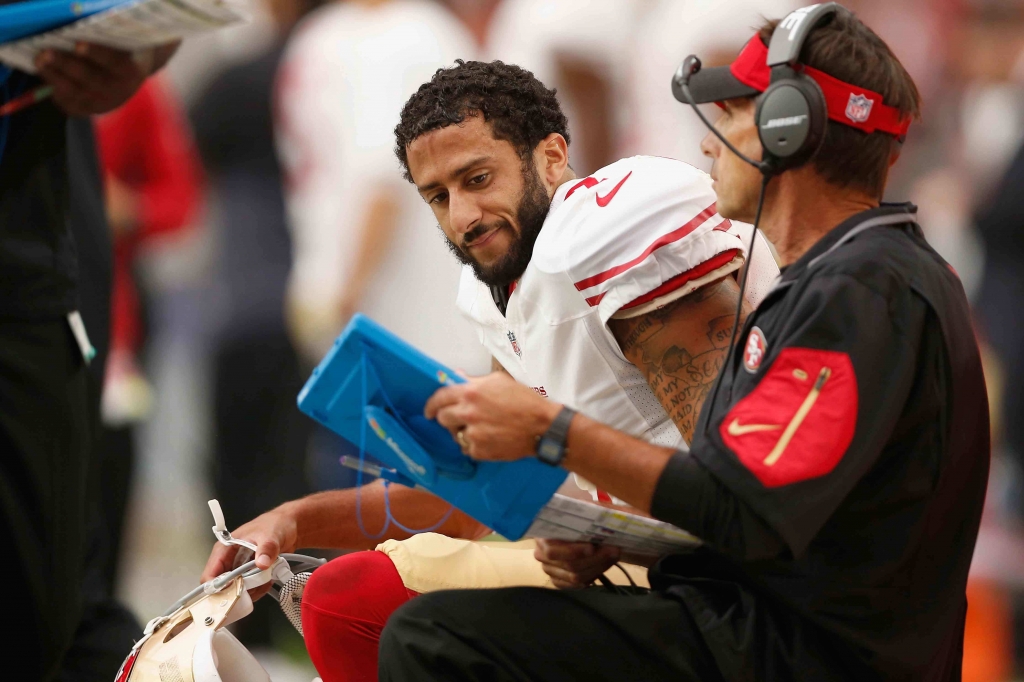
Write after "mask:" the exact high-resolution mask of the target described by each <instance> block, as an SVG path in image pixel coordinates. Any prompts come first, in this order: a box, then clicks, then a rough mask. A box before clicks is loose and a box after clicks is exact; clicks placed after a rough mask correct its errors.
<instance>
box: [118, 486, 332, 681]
mask: <svg viewBox="0 0 1024 682" xmlns="http://www.w3.org/2000/svg"><path fill="white" fill-rule="evenodd" d="M209 504H210V511H212V512H213V519H214V522H215V524H216V525H214V526H213V534H214V535H215V536H216V537H217V540H218V541H219V542H220V543H221V544H224V545H239V546H241V547H244V548H246V549H248V550H251V552H255V551H256V546H255V545H253V544H252V543H251V542H246V541H245V540H236V539H235V538H233V537H231V533H230V532H228V530H227V527H226V526H225V525H224V514H223V513H222V512H221V509H220V504H219V503H218V502H217V500H210V502H209ZM248 554H249V553H247V552H242V551H240V552H239V553H238V556H239V559H240V558H242V557H245V556H246V555H248ZM324 561H325V560H324V559H317V558H315V557H311V556H306V555H304V554H282V555H281V556H279V557H278V559H277V561H276V562H274V565H273V566H271V567H270V568H268V569H265V570H260V569H258V568H256V562H255V561H246V562H245V563H242V564H241V565H237V564H238V563H239V561H238V560H237V559H236V565H237V567H236V568H235V569H234V570H232V571H229V572H227V573H224V574H223V575H220V576H217V577H216V578H214V579H213V580H210V581H209V582H206V583H203V584H202V585H200V586H199V587H197V588H196V589H194V590H192V591H191V592H189V593H188V594H186V595H185V596H184V597H182V598H181V599H179V600H178V601H177V602H175V604H174V605H173V606H171V608H170V609H168V610H167V611H166V612H165V613H164V615H162V616H158V617H157V618H154V619H153V620H151V621H149V624H147V625H146V629H145V631H144V633H143V636H142V639H140V640H139V641H138V642H136V643H135V646H134V647H132V650H131V652H130V653H129V654H128V658H126V659H125V661H124V663H122V664H121V669H120V670H118V671H117V677H116V678H115V682H271V680H270V676H269V675H267V672H266V671H265V670H264V669H263V666H261V665H260V664H259V662H258V661H257V660H256V658H255V657H254V656H253V655H252V654H251V653H249V651H248V650H247V649H246V648H245V647H244V646H242V643H241V642H239V641H238V640H237V639H235V636H234V635H232V634H231V633H230V632H228V631H227V630H226V629H224V626H225V625H228V624H230V623H233V622H235V621H236V620H239V619H241V618H244V617H246V616H248V615H249V614H250V613H252V598H251V597H249V590H251V589H253V588H255V587H259V586H261V585H265V584H267V583H268V582H269V583H271V588H270V595H271V596H272V597H273V598H274V599H276V600H277V601H278V602H279V603H280V604H281V609H282V610H283V611H284V613H285V615H286V616H287V617H288V620H289V621H291V623H292V625H294V626H295V628H296V629H297V630H298V631H299V634H302V620H301V615H300V613H301V612H300V606H301V604H302V590H303V587H305V584H306V581H307V580H308V579H309V575H310V574H309V573H304V572H301V571H303V570H304V569H313V568H316V567H317V566H319V565H321V564H323V563H324ZM292 564H294V566H295V572H293V570H292Z"/></svg>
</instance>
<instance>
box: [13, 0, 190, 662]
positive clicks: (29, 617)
mask: <svg viewBox="0 0 1024 682" xmlns="http://www.w3.org/2000/svg"><path fill="white" fill-rule="evenodd" d="M5 4H6V3H5ZM175 49H176V46H165V47H162V48H157V49H154V50H149V51H146V52H145V54H143V55H141V56H140V58H139V59H135V58H133V55H131V54H130V53H128V52H123V51H120V50H114V49H111V48H106V47H100V46H96V45H90V44H86V43H81V44H79V45H76V46H75V50H74V53H69V52H61V51H53V50H44V51H43V52H42V53H40V54H39V55H38V57H37V59H36V63H35V66H36V68H37V69H38V75H30V74H27V73H24V72H21V71H17V70H14V71H12V70H11V69H9V68H7V67H3V68H2V69H0V88H2V94H0V98H2V99H0V101H3V102H5V103H6V102H8V101H10V100H11V99H13V98H15V97H17V96H19V95H22V94H26V93H28V92H30V91H33V90H34V89H35V88H38V87H40V86H41V85H43V84H45V85H48V86H50V87H52V88H53V91H52V93H53V94H52V98H51V99H49V100H47V101H43V102H41V103H39V104H36V105H35V106H31V107H29V108H26V109H22V110H21V111H19V112H17V113H15V114H13V115H10V116H5V117H3V119H2V121H0V127H2V132H0V140H2V142H0V271H2V272H3V277H2V278H0V406H2V407H0V451H2V452H3V453H4V466H3V468H2V469H0V491H2V492H0V543H2V544H3V546H4V547H5V548H6V549H7V550H8V556H9V559H8V561H7V563H6V567H7V568H6V571H5V576H6V577H7V578H8V580H9V581H10V584H11V585H12V586H15V589H13V591H12V594H13V596H14V601H13V604H12V606H13V608H14V610H15V611H16V612H17V613H19V614H20V615H21V616H23V618H22V619H21V620H20V622H19V623H18V627H16V628H12V630H11V634H9V635H8V638H7V639H6V641H5V644H6V645H7V647H8V650H10V651H16V652H18V656H17V663H18V667H19V670H20V671H21V672H20V675H21V677H22V678H24V679H32V680H38V679H42V680H50V679H54V678H55V676H56V675H58V674H59V671H60V669H61V668H62V667H64V666H65V660H64V659H65V658H66V657H67V656H68V655H69V651H70V650H71V646H72V642H73V640H75V639H76V638H78V637H79V635H80V634H81V633H79V632H78V631H79V630H80V627H81V626H83V625H84V624H85V621H84V620H83V616H84V615H85V607H86V604H85V602H86V599H85V595H84V591H85V589H84V581H83V578H82V574H83V571H84V569H85V560H86V557H85V554H86V545H87V527H88V526H87V509H88V506H87V505H88V502H87V500H88V476H89V470H90V464H91V462H90V457H91V455H92V450H93V447H92V446H93V443H92V432H91V427H92V424H91V423H90V414H91V409H92V407H91V403H90V398H89V384H88V381H89V379H88V369H87V366H88V364H89V362H90V361H92V360H93V358H94V356H95V349H94V348H93V347H92V344H91V343H90V342H89V340H88V335H87V333H86V331H85V329H84V324H83V323H82V318H81V316H80V313H79V308H80V298H79V291H78V280H79V268H78V258H77V254H76V249H75V243H74V238H73V237H72V235H71V225H70V222H71V221H70V219H69V211H70V210H72V209H73V208H76V207H75V206H73V205H72V204H71V203H70V199H69V195H70V192H71V190H70V185H71V182H70V173H69V161H71V159H69V157H68V149H69V137H68V128H67V126H68V117H69V116H70V117H85V116H90V115H93V114H98V113H103V112H106V111H110V110H111V109H114V108H116V107H117V106H119V105H120V104H122V103H123V102H124V101H125V100H127V99H128V98H129V97H130V96H131V95H132V93H134V92H135V90H137V89H138V88H139V86H140V85H141V84H142V83H143V81H145V79H146V78H147V77H148V76H149V75H150V74H151V73H153V72H154V71H156V70H157V69H159V68H161V67H162V66H163V65H164V63H166V61H167V60H168V59H169V58H170V57H171V55H172V54H173V52H174V50H175ZM79 677H81V676H79Z"/></svg>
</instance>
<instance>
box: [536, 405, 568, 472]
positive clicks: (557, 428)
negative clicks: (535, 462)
mask: <svg viewBox="0 0 1024 682" xmlns="http://www.w3.org/2000/svg"><path fill="white" fill-rule="evenodd" d="M575 416H576V410H574V409H572V408H569V407H563V408H562V411H561V412H559V413H558V416H557V417H555V421H553V422H551V426H550V427H549V428H548V430H547V431H545V432H544V435H543V436H541V437H540V439H539V440H538V441H537V459H539V460H540V461H542V462H544V463H545V464H550V465H551V466H553V467H556V466H558V465H559V464H561V463H562V460H563V459H565V453H566V451H567V450H568V448H566V447H565V440H566V438H567V437H568V436H569V423H570V422H571V421H572V418H573V417H575Z"/></svg>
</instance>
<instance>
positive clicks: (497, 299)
mask: <svg viewBox="0 0 1024 682" xmlns="http://www.w3.org/2000/svg"><path fill="white" fill-rule="evenodd" d="M490 289H491V299H492V300H493V301H494V305H495V307H497V309H498V312H499V313H501V316H502V317H505V311H506V310H507V309H508V299H509V293H508V287H502V286H498V285H496V284H492V285H491V287H490Z"/></svg>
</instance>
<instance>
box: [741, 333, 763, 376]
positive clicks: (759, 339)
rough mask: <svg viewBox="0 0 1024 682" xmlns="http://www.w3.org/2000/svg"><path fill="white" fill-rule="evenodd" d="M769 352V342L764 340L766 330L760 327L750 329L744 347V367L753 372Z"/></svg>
mask: <svg viewBox="0 0 1024 682" xmlns="http://www.w3.org/2000/svg"><path fill="white" fill-rule="evenodd" d="M767 352H768V344H767V343H766V342H765V340H764V332H762V331H761V328H760V327H754V328H753V329H751V330H750V336H748V337H747V344H746V345H745V346H744V347H743V369H745V370H747V371H748V372H750V373H751V374H753V373H754V372H756V371H757V368H758V367H760V366H761V362H762V361H763V360H764V356H765V354H766V353H767Z"/></svg>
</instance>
